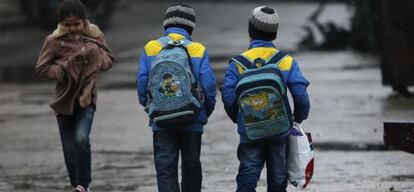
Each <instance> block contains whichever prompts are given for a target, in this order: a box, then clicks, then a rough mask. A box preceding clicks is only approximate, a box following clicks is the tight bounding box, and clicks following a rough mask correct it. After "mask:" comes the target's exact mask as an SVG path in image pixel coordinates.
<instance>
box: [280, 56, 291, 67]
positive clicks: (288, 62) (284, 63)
mask: <svg viewBox="0 0 414 192" xmlns="http://www.w3.org/2000/svg"><path fill="white" fill-rule="evenodd" d="M292 60H293V58H292V57H291V56H290V55H286V56H285V57H284V58H283V60H282V61H280V62H279V69H280V70H281V71H289V70H290V67H291V66H292Z"/></svg>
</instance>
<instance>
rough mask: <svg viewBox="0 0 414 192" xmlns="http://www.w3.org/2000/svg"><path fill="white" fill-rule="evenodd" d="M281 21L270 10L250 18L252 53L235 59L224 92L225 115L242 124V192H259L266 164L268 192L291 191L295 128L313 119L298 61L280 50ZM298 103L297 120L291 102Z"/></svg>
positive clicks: (239, 186) (257, 10) (260, 9)
mask: <svg viewBox="0 0 414 192" xmlns="http://www.w3.org/2000/svg"><path fill="white" fill-rule="evenodd" d="M278 26H279V16H278V15H277V13H276V11H275V10H274V9H272V8H270V7H266V6H261V7H257V8H255V9H254V10H253V12H252V15H251V16H250V19H249V36H250V46H249V50H247V51H245V52H244V53H242V54H240V55H238V56H236V57H234V58H232V59H231V61H230V63H229V67H228V68H227V71H226V74H225V80H224V84H223V87H222V90H221V91H222V100H223V103H224V107H225V110H226V112H227V114H228V115H229V117H230V118H231V119H232V121H233V122H234V123H237V127H238V133H239V135H240V144H239V146H238V150H237V157H238V159H239V161H240V166H239V172H238V175H237V177H236V181H237V192H254V191H255V188H256V186H257V181H258V180H259V177H260V173H261V170H262V168H263V166H264V164H265V163H266V168H267V184H268V190H267V191H268V192H284V191H286V187H287V170H286V159H287V156H286V155H287V144H288V135H289V132H290V131H289V130H290V128H291V127H292V126H293V123H301V122H302V121H303V120H305V119H306V118H307V116H308V112H309V108H310V105H309V98H308V94H307V92H306V88H307V86H308V85H309V83H308V81H307V80H306V79H305V78H304V77H303V76H302V73H301V71H300V69H299V66H298V64H297V62H296V61H295V60H294V59H293V58H292V57H291V56H289V55H287V54H285V53H283V52H282V51H279V50H278V49H276V48H275V45H274V44H273V43H272V41H273V40H275V39H276V36H277V29H278ZM288 89H289V91H290V93H291V95H292V98H293V103H294V111H293V115H292V112H291V109H290V106H289V102H288V98H287V90H288Z"/></svg>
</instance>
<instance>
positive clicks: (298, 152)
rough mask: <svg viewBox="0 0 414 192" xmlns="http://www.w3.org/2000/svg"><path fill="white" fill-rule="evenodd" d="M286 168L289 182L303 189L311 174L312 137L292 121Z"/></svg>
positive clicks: (312, 162) (312, 159) (312, 160)
mask: <svg viewBox="0 0 414 192" xmlns="http://www.w3.org/2000/svg"><path fill="white" fill-rule="evenodd" d="M288 150H289V152H288V158H287V170H288V179H289V182H290V183H291V184H292V185H294V186H295V187H296V188H298V189H305V188H306V186H307V185H308V184H309V182H310V180H311V178H312V175H313V165H314V158H313V156H314V154H313V147H312V137H311V134H310V133H305V131H303V129H302V126H301V125H300V124H299V123H296V122H294V124H293V127H292V129H291V132H290V135H289V149H288Z"/></svg>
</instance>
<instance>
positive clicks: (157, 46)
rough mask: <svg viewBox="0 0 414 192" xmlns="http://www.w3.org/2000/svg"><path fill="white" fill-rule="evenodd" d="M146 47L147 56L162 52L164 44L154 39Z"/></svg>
mask: <svg viewBox="0 0 414 192" xmlns="http://www.w3.org/2000/svg"><path fill="white" fill-rule="evenodd" d="M144 49H145V53H146V54H147V56H156V55H158V54H159V53H160V51H161V49H162V45H161V43H160V42H158V41H156V40H152V41H150V42H148V43H147V44H146V45H145V47H144Z"/></svg>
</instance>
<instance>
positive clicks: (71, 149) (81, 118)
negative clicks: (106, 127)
mask: <svg viewBox="0 0 414 192" xmlns="http://www.w3.org/2000/svg"><path fill="white" fill-rule="evenodd" d="M94 113H95V106H94V105H91V106H88V107H85V108H81V107H80V106H79V105H77V106H76V107H75V110H74V113H73V114H72V115H58V116H57V121H58V125H59V132H60V139H61V141H62V148H63V155H64V158H65V164H66V168H67V171H68V173H69V178H70V183H71V185H72V186H76V185H82V186H83V187H88V186H89V184H90V182H91V180H92V179H91V146H90V142H89V134H90V132H91V127H92V121H93V116H94Z"/></svg>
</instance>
